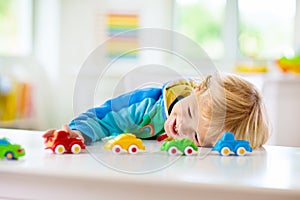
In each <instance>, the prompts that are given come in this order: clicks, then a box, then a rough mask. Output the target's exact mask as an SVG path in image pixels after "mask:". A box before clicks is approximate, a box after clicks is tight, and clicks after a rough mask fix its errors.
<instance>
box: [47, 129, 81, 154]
mask: <svg viewBox="0 0 300 200" xmlns="http://www.w3.org/2000/svg"><path fill="white" fill-rule="evenodd" d="M45 145H46V149H51V150H52V151H53V153H56V154H63V153H65V152H72V153H74V154H78V153H80V152H81V149H85V145H84V143H83V142H82V139H80V138H72V137H70V134H69V133H68V132H67V131H64V130H56V131H55V132H54V133H53V136H50V137H48V138H46V140H45Z"/></svg>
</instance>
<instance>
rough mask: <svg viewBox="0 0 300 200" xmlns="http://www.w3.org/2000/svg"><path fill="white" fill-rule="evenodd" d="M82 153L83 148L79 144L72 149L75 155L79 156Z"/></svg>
mask: <svg viewBox="0 0 300 200" xmlns="http://www.w3.org/2000/svg"><path fill="white" fill-rule="evenodd" d="M80 151H81V146H80V145H79V144H73V145H72V147H71V152H72V153H74V154H78V153H80Z"/></svg>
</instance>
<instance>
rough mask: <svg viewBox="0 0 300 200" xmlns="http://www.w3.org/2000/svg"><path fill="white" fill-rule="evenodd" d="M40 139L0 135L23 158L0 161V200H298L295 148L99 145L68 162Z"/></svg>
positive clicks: (299, 158) (299, 157)
mask: <svg viewBox="0 0 300 200" xmlns="http://www.w3.org/2000/svg"><path fill="white" fill-rule="evenodd" d="M41 135H42V132H35V131H25V130H9V129H0V137H7V138H9V139H10V140H11V141H12V142H13V143H18V144H21V145H22V146H23V147H24V148H25V150H26V155H25V156H24V157H21V158H20V159H19V160H16V161H8V160H0V199H1V198H11V199H71V198H72V199H83V198H85V199H99V198H100V199H172V200H176V199H187V198H193V199H195V198H199V199H200V198H201V199H206V198H210V199H232V198H239V199H252V200H253V199H255V200H256V199H283V198H285V199H298V200H299V199H300V148H292V147H279V146H265V147H264V149H260V150H257V151H254V152H252V153H251V154H249V155H246V156H243V157H238V156H229V157H222V156H219V155H218V154H217V153H213V152H210V149H207V148H206V149H200V150H199V153H198V155H197V156H175V157H174V156H169V155H168V154H167V153H166V152H160V151H159V148H160V145H161V143H158V142H156V141H144V145H145V146H146V147H147V151H146V152H144V153H140V154H138V155H127V154H125V155H114V154H112V152H110V151H105V150H102V148H101V147H102V145H103V144H104V142H98V143H97V144H95V145H93V146H90V147H88V148H87V150H86V151H84V152H82V153H80V154H77V155H74V154H64V155H56V154H53V153H52V152H51V151H50V150H45V149H44V144H43V141H44V140H43V138H42V137H41Z"/></svg>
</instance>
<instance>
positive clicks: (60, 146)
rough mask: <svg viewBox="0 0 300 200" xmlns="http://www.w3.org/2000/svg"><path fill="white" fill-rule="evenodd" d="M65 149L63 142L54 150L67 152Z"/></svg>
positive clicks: (57, 152)
mask: <svg viewBox="0 0 300 200" xmlns="http://www.w3.org/2000/svg"><path fill="white" fill-rule="evenodd" d="M65 151H66V149H65V147H64V145H62V144H59V145H57V146H56V147H55V149H54V152H55V153H56V154H63V153H65Z"/></svg>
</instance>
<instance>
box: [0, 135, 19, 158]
mask: <svg viewBox="0 0 300 200" xmlns="http://www.w3.org/2000/svg"><path fill="white" fill-rule="evenodd" d="M24 155H25V150H24V148H22V147H21V145H19V144H11V143H10V142H9V141H8V140H7V139H6V138H2V139H0V158H6V159H7V160H16V159H18V158H19V157H21V156H24Z"/></svg>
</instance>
